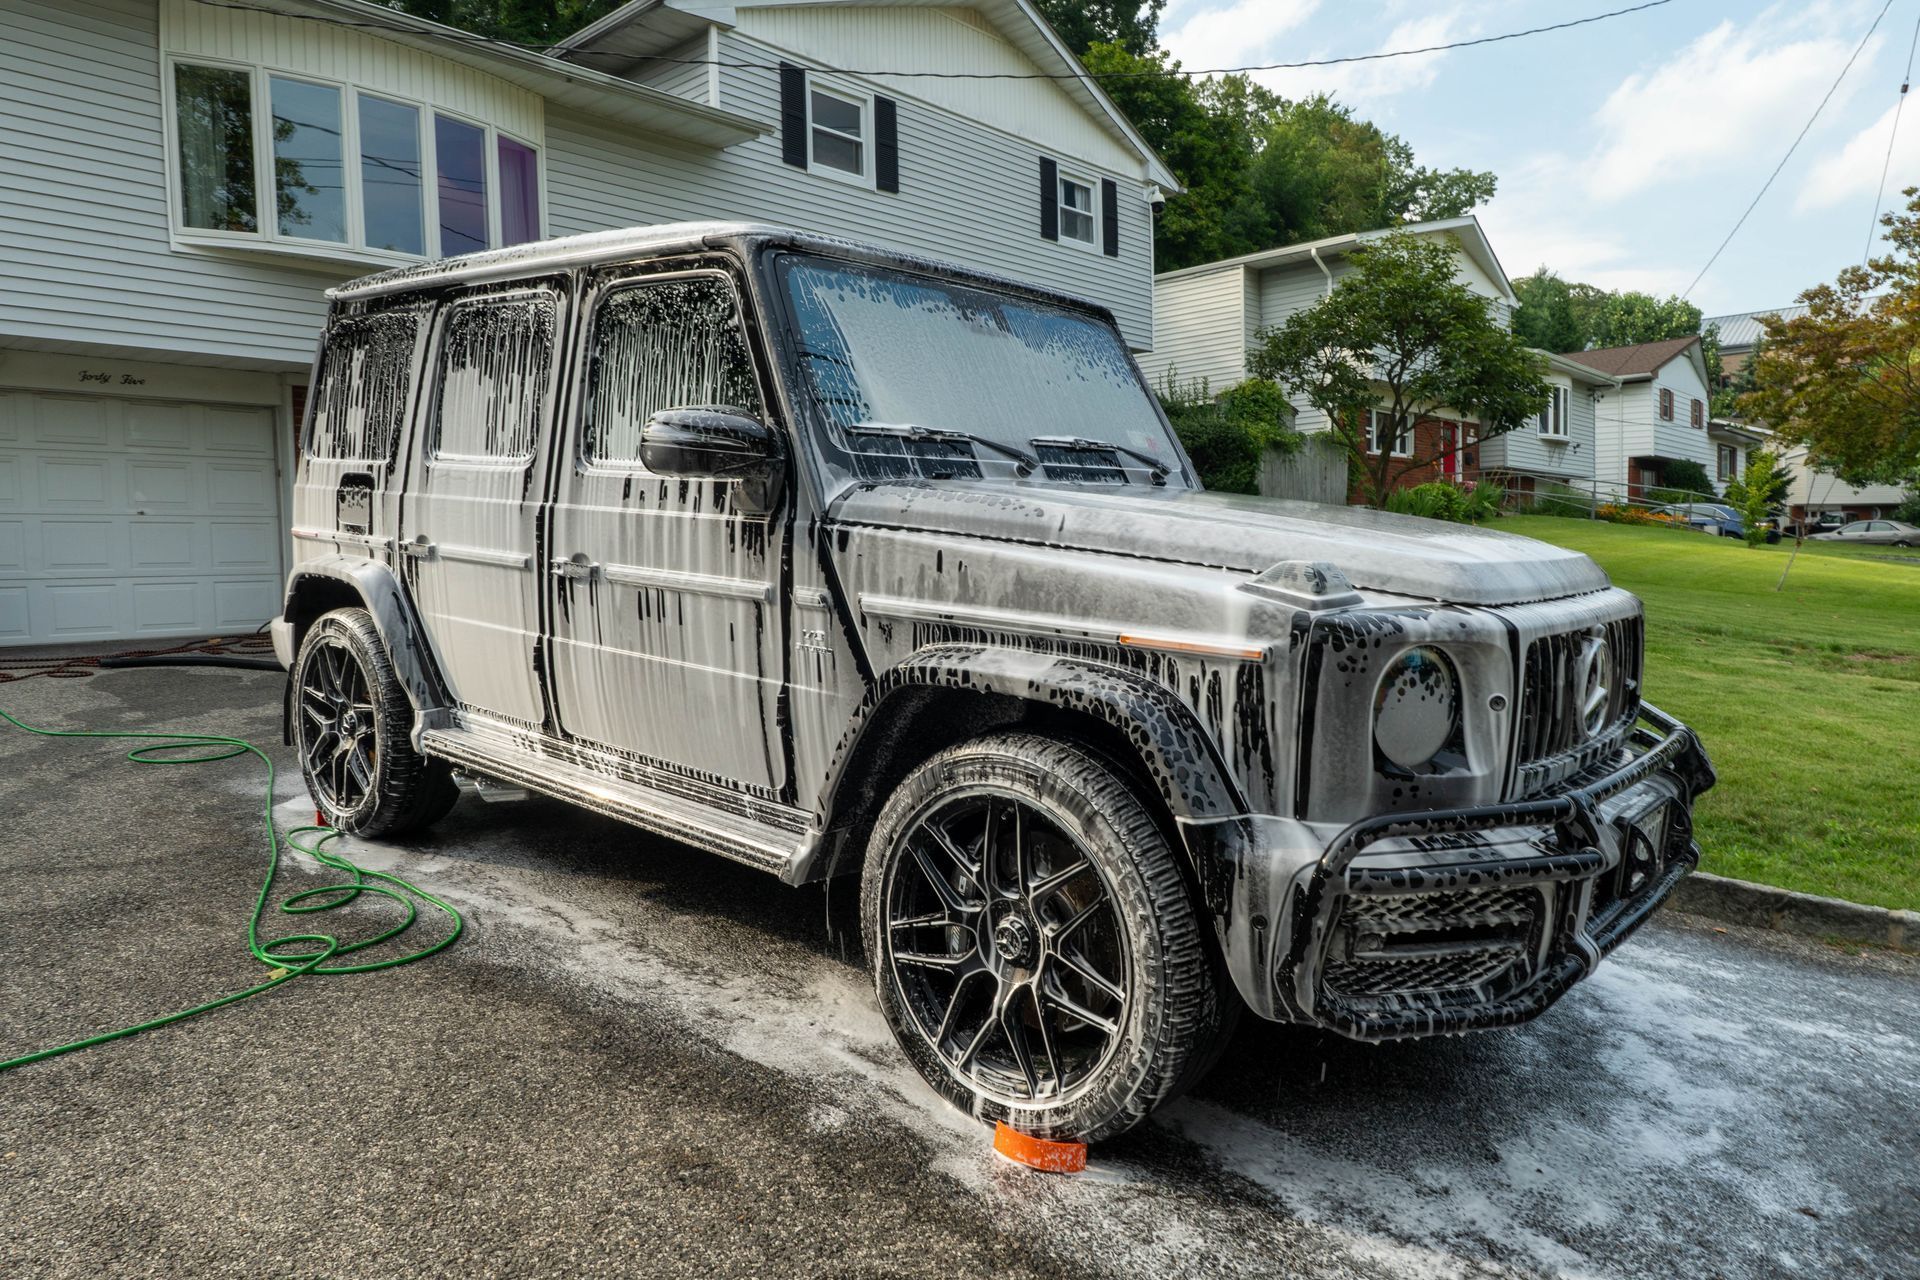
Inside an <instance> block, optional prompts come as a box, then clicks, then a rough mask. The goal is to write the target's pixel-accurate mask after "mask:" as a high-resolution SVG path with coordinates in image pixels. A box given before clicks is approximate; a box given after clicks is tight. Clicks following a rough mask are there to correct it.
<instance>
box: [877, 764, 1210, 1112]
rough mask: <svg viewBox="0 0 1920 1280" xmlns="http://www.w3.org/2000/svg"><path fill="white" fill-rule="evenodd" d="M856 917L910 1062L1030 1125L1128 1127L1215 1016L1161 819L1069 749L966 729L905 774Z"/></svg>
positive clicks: (960, 1097) (1202, 955)
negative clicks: (964, 735) (957, 741)
mask: <svg viewBox="0 0 1920 1280" xmlns="http://www.w3.org/2000/svg"><path fill="white" fill-rule="evenodd" d="M861 914H862V918H863V926H864V932H865V936H866V941H867V953H868V956H869V959H870V960H871V962H872V964H873V966H874V984H875V989H876V991H877V993H878V995H879V1000H880V1006H881V1009H882V1011H883V1012H884V1013H885V1014H886V1016H887V1019H888V1021H889V1022H890V1023H891V1024H892V1026H893V1031H894V1035H895V1036H896V1037H897V1038H898V1040H899V1041H900V1045H901V1048H902V1049H903V1050H904V1051H905V1052H906V1054H907V1056H908V1058H909V1059H911V1060H912V1062H913V1064H914V1066H915V1067H916V1068H917V1069H918V1070H919V1071H920V1073H921V1075H923V1076H925V1077H926V1079H927V1081H928V1082H929V1083H931V1084H932V1085H933V1086H934V1088H936V1089H938V1090H939V1091H940V1092H941V1093H942V1094H944V1095H945V1096H946V1097H947V1098H948V1099H949V1100H951V1101H952V1102H954V1103H955V1104H956V1105H958V1106H960V1107H963V1108H965V1109H966V1110H968V1111H969V1112H971V1113H972V1114H974V1115H976V1116H978V1117H980V1118H981V1119H983V1120H1005V1121H1007V1122H1008V1123H1009V1124H1011V1125H1013V1126H1014V1127H1015V1128H1018V1129H1020V1130H1022V1131H1023V1132H1026V1133H1031V1134H1036V1135H1038V1136H1041V1137H1046V1138H1062V1139H1073V1140H1077V1141H1081V1142H1092V1141H1097V1140H1099V1139H1101V1138H1106V1137H1111V1136H1112V1135H1114V1134H1117V1133H1121V1132H1124V1131H1125V1130H1127V1129H1129V1128H1132V1127H1133V1126H1134V1125H1136V1124H1138V1123H1139V1122H1140V1121H1141V1120H1142V1119H1144V1118H1145V1117H1146V1116H1147V1114H1148V1113H1149V1112H1150V1111H1151V1110H1152V1109H1153V1108H1154V1107H1155V1106H1156V1105H1158V1104H1159V1103H1160V1102H1162V1101H1165V1100H1166V1099H1167V1098H1169V1097H1171V1096H1173V1094H1174V1093H1176V1092H1177V1091H1178V1090H1179V1089H1181V1088H1184V1087H1185V1086H1186V1085H1188V1084H1190V1083H1192V1074H1191V1072H1190V1070H1189V1069H1190V1068H1191V1067H1197V1066H1199V1065H1201V1064H1202V1063H1204V1062H1206V1061H1207V1060H1208V1059H1210V1058H1211V1057H1212V1049H1213V1043H1212V1041H1214V1040H1215V1039H1217V1038H1218V1037H1219V1036H1221V1035H1223V1034H1224V1032H1225V1030H1226V1027H1227V1025H1228V1024H1229V1019H1228V1018H1226V1017H1224V1016H1223V1015H1222V1012H1221V1005H1220V1001H1221V999H1222V998H1225V999H1229V1000H1230V999H1232V995H1231V993H1230V992H1221V991H1220V990H1218V988H1217V985H1216V978H1215V971H1214V965H1213V962H1212V959H1211V957H1210V956H1209V955H1208V953H1207V951H1206V944H1205V942H1204V940H1203V939H1202V937H1201V932H1200V923H1201V922H1200V920H1199V919H1198V916H1197V913H1196V912H1195V909H1194V904H1193V899H1192V896H1191V894H1190V893H1189V892H1188V889H1187V885H1186V882H1185V880H1184V878H1183V877H1182V875H1181V873H1180V869H1179V866H1178V865H1177V863H1176V861H1175V859H1174V855H1173V851H1172V850H1171V849H1170V848H1169V847H1168V844H1167V840H1166V837H1165V836H1164V835H1163V834H1162V831H1161V828H1160V825H1159V823H1157V822H1156V821H1155V820H1154V817H1153V815H1152V813H1151V812H1150V811H1149V810H1148V809H1147V808H1146V806H1145V805H1144V804H1142V803H1141V801H1140V799H1139V798H1138V796H1136V795H1135V794H1134V791H1133V789H1132V787H1131V786H1130V784H1129V783H1128V782H1127V781H1126V780H1125V779H1124V778H1123V777H1122V776H1120V775H1119V774H1116V773H1115V772H1114V771H1113V770H1111V769H1109V768H1108V767H1107V766H1106V765H1105V764H1103V763H1102V762H1101V761H1100V760H1098V759H1097V758H1096V757H1095V756H1093V755H1091V754H1089V753H1087V752H1086V751H1083V750H1081V749H1079V748H1078V747H1075V746H1072V745H1069V744H1066V743H1062V742H1057V741H1054V740H1051V739H1047V738H1040V737H1033V736H1029V735H1021V734H1008V735H1003V736H994V737H989V738H981V739H978V740H975V741H973V742H968V743H963V744H961V745H960V746H957V747H952V748H949V749H948V750H946V751H943V752H941V753H940V754H938V755H936V756H934V757H933V758H932V759H930V760H928V761H927V762H926V763H925V764H923V765H921V766H920V767H919V768H918V769H916V770H915V771H914V772H913V773H912V774H911V775H909V776H908V778H907V779H906V781H905V782H903V783H902V784H901V785H900V788H899V790H898V791H896V792H895V794H894V795H893V797H892V799H890V800H889V801H888V803H887V805H886V807H885V808H884V809H883V810H882V812H881V815H880V819H879V821H878V823H877V824H876V825H875V828H874V833H873V838H872V841H871V843H870V844H869V846H868V850H867V859H866V867H865V872H864V875H863V877H862V885H861Z"/></svg>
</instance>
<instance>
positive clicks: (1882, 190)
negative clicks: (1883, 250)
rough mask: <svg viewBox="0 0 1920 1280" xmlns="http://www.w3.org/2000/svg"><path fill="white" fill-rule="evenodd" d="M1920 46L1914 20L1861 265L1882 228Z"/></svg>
mask: <svg viewBox="0 0 1920 1280" xmlns="http://www.w3.org/2000/svg"><path fill="white" fill-rule="evenodd" d="M1916 46H1920V18H1915V19H1914V20H1913V39H1912V40H1910V41H1908V42H1907V70H1906V74H1905V75H1903V76H1901V77H1900V96H1899V97H1898V98H1895V99H1894V100H1893V130H1892V132H1890V133H1888V134H1887V158H1886V159H1885V160H1882V161H1881V162H1880V185H1879V186H1878V187H1876V188H1874V192H1873V217H1871V218H1870V219H1868V220H1867V243H1866V244H1865V246H1863V247H1862V248H1861V250H1860V265H1861V266H1862V267H1864V266H1866V265H1867V260H1868V259H1870V258H1871V257H1873V233H1874V232H1875V231H1876V230H1878V229H1879V227H1880V203H1881V201H1883V200H1885V199H1886V198H1887V170H1888V169H1890V168H1892V167H1893V144H1894V140H1895V139H1897V138H1898V137H1899V136H1900V109H1901V108H1902V107H1904V106H1906V105H1907V86H1908V85H1910V84H1912V83H1913V51H1914V48H1915V47H1916Z"/></svg>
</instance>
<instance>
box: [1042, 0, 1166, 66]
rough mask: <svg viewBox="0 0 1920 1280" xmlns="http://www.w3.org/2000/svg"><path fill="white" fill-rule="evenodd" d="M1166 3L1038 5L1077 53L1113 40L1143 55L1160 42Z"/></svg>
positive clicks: (1068, 0)
mask: <svg viewBox="0 0 1920 1280" xmlns="http://www.w3.org/2000/svg"><path fill="white" fill-rule="evenodd" d="M1166 3H1167V0H1035V3H1034V8H1036V9H1038V10H1039V11H1040V16H1041V17H1043V18H1045V19H1046V20H1047V24H1048V25H1049V26H1051V27H1052V28H1053V29H1054V31H1055V32H1056V33H1057V34H1058V35H1059V37H1060V38H1061V39H1062V40H1063V41H1065V42H1066V45H1067V47H1068V48H1069V49H1072V50H1073V51H1074V52H1075V53H1083V52H1085V51H1086V50H1088V49H1090V48H1092V47H1093V46H1094V45H1096V44H1110V45H1117V46H1118V47H1119V48H1121V49H1122V50H1124V51H1126V52H1127V53H1130V54H1133V55H1134V56H1135V57H1141V56H1144V55H1148V54H1151V53H1152V52H1153V51H1154V46H1155V45H1156V44H1157V43H1158V35H1159V27H1160V10H1161V9H1163V8H1165V7H1166ZM1109 88H1111V86H1109Z"/></svg>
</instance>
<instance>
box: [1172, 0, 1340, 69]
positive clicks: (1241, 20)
mask: <svg viewBox="0 0 1920 1280" xmlns="http://www.w3.org/2000/svg"><path fill="white" fill-rule="evenodd" d="M1319 7H1320V0H1235V3H1232V4H1227V5H1224V6H1222V7H1220V8H1217V9H1201V8H1198V7H1197V6H1196V5H1187V6H1183V7H1177V8H1175V9H1173V10H1171V11H1170V12H1169V13H1168V14H1167V15H1166V20H1165V22H1163V24H1162V29H1161V32H1160V43H1161V44H1163V45H1165V46H1166V47H1167V48H1168V49H1169V50H1170V51H1171V52H1172V53H1173V56H1174V57H1176V58H1178V59H1180V62H1181V64H1182V65H1183V66H1186V67H1189V68H1192V69H1193V70H1196V71H1204V70H1209V69H1211V68H1214V67H1238V66H1245V65H1246V64H1248V63H1251V62H1285V61H1289V60H1290V58H1288V57H1286V56H1282V55H1280V54H1276V53H1275V52H1274V44H1275V42H1276V41H1277V40H1279V38H1280V37H1281V36H1283V35H1285V34H1287V33H1288V32H1289V31H1293V30H1296V29H1297V28H1299V27H1300V26H1301V24H1303V23H1305V22H1306V20H1307V19H1308V18H1311V17H1312V16H1313V14H1314V11H1315V10H1317V9H1318V8H1319Z"/></svg>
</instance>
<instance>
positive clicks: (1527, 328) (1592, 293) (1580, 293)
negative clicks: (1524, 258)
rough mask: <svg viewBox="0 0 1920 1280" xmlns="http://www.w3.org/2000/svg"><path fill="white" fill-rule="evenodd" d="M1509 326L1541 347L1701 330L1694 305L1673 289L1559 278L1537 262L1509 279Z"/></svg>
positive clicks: (1606, 343)
mask: <svg viewBox="0 0 1920 1280" xmlns="http://www.w3.org/2000/svg"><path fill="white" fill-rule="evenodd" d="M1513 292H1514V296H1516V297H1518V298H1519V299H1520V310H1519V311H1518V312H1517V313H1516V314H1515V315H1514V318H1513V326H1514V330H1515V331H1516V332H1518V333H1520V334H1522V335H1523V336H1525V337H1526V338H1527V340H1528V342H1529V343H1530V344H1531V345H1533V346H1536V347H1539V348H1541V349H1542V350H1544V351H1559V352H1571V351H1584V350H1586V349H1588V348H1590V347H1631V346H1634V345H1636V344H1638V343H1642V342H1660V341H1663V340H1665V339H1667V338H1681V337H1689V336H1691V335H1693V334H1696V333H1701V332H1702V330H1701V327H1700V323H1701V319H1702V317H1701V315H1700V308H1699V307H1696V306H1694V305H1693V304H1692V303H1691V302H1688V301H1687V300H1686V299H1684V298H1681V297H1679V296H1678V295H1675V294H1669V295H1668V296H1667V297H1666V298H1656V297H1654V296H1653V295H1652V294H1650V293H1641V292H1639V291H1638V290H1633V289H1629V290H1625V291H1614V290H1608V289H1601V288H1597V287H1595V286H1594V285H1590V284H1582V283H1579V282H1578V281H1570V280H1563V279H1561V278H1560V277H1559V276H1558V275H1555V274H1554V273H1553V272H1552V271H1549V270H1548V269H1547V268H1545V267H1542V268H1540V269H1539V270H1538V271H1536V272H1534V273H1533V274H1532V275H1530V276H1522V277H1521V278H1520V279H1518V280H1515V281H1514V282H1513Z"/></svg>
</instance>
